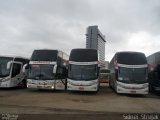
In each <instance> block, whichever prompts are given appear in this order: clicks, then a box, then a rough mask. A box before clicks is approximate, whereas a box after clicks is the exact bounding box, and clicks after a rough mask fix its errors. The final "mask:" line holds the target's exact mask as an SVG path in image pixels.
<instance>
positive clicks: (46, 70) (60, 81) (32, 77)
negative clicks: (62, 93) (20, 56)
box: [27, 49, 69, 90]
mask: <svg viewBox="0 0 160 120" xmlns="http://www.w3.org/2000/svg"><path fill="white" fill-rule="evenodd" d="M68 58H69V57H68V55H67V54H66V53H64V52H62V51H60V50H51V49H39V50H34V51H33V54H32V56H31V59H30V62H29V69H28V79H27V88H35V89H51V90H65V89H66V79H67V60H68Z"/></svg>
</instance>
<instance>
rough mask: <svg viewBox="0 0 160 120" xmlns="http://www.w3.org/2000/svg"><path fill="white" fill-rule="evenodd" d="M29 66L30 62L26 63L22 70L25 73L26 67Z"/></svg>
mask: <svg viewBox="0 0 160 120" xmlns="http://www.w3.org/2000/svg"><path fill="white" fill-rule="evenodd" d="M27 66H28V64H24V65H23V68H22V72H23V73H25V72H26V67H27Z"/></svg>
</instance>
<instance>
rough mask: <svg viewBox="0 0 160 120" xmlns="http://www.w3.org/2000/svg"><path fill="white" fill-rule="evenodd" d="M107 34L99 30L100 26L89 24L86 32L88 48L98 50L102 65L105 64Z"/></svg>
mask: <svg viewBox="0 0 160 120" xmlns="http://www.w3.org/2000/svg"><path fill="white" fill-rule="evenodd" d="M105 42H106V40H105V36H104V35H103V34H102V33H101V32H100V31H99V29H98V26H89V27H88V28H87V33H86V48H92V49H96V50H98V53H99V61H100V63H101V67H104V66H105Z"/></svg>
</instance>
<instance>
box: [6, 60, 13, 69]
mask: <svg viewBox="0 0 160 120" xmlns="http://www.w3.org/2000/svg"><path fill="white" fill-rule="evenodd" d="M12 63H13V62H12V61H9V62H8V63H7V70H9V69H10V68H11V64H12Z"/></svg>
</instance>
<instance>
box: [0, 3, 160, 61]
mask: <svg viewBox="0 0 160 120" xmlns="http://www.w3.org/2000/svg"><path fill="white" fill-rule="evenodd" d="M0 3H1V4H0V28H1V29H0V42H1V47H0V54H17V55H22V56H28V57H29V56H30V55H31V53H32V51H33V50H34V49H41V48H49V49H61V50H63V51H66V52H67V53H68V54H69V53H70V50H71V49H73V48H76V47H77V48H81V47H85V43H86V41H85V40H86V38H85V33H86V28H87V27H88V26H90V25H98V27H99V29H100V31H101V32H102V33H103V34H104V35H105V36H106V41H107V42H106V60H110V59H111V57H112V56H113V55H114V54H115V52H116V51H121V50H138V51H141V52H144V53H145V54H146V55H149V54H151V53H153V52H156V51H158V46H159V43H160V42H159V35H160V29H159V28H160V22H159V20H160V2H159V1H158V0H154V1H150V0H134V1H127V0H123V1H120V0H114V1H110V0H94V1H93V0H79V1H75V0H67V1H66V0H54V1H53V0H45V1H44V0H23V1H21V0H14V1H12V0H5V1H4V0H0ZM153 46H154V47H153Z"/></svg>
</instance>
